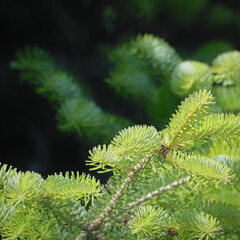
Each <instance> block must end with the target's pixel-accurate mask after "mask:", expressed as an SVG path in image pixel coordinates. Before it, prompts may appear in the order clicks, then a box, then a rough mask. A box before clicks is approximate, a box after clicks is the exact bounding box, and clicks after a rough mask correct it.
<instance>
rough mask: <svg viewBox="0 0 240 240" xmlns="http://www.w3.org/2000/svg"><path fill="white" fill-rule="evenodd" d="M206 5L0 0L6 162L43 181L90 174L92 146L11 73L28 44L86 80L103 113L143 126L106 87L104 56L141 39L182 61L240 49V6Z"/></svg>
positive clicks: (150, 0) (1, 126)
mask: <svg viewBox="0 0 240 240" xmlns="http://www.w3.org/2000/svg"><path fill="white" fill-rule="evenodd" d="M201 1H202V3H200V1H195V0H194V1H193V0H168V1H167V0H128V1H119V0H114V1H103V0H98V1H93V0H80V1H57V0H52V1H51V0H42V1H30V0H29V1H27V0H21V1H19V0H14V1H13V0H12V1H11V0H1V1H0V24H1V33H0V39H1V44H0V106H1V112H0V116H1V117H0V119H1V120H0V133H1V140H0V162H2V163H8V164H11V165H13V166H14V167H17V168H18V169H19V170H24V171H25V170H34V171H37V172H39V173H41V174H42V175H43V176H47V175H48V174H52V173H54V172H59V171H66V170H70V171H71V170H73V171H80V172H82V171H88V169H87V167H86V166H85V164H84V160H85V159H87V157H88V150H89V149H91V148H92V147H93V143H91V141H89V140H86V139H85V138H83V137H82V138H81V137H79V136H78V135H77V134H74V133H68V134H66V133H61V132H59V131H58V130H57V128H56V125H57V121H56V118H55V111H54V110H53V109H52V107H51V105H50V103H49V102H48V101H47V99H45V98H43V97H41V96H39V95H37V94H35V91H34V88H33V87H32V86H29V85H28V84H27V83H21V82H20V80H19V72H17V71H13V70H11V69H10V68H9V63H10V61H11V60H14V59H15V53H16V50H19V49H20V50H21V49H23V48H24V47H25V46H26V45H29V46H35V45H37V46H39V47H42V48H44V49H45V50H47V51H48V52H50V54H51V55H52V56H54V58H55V59H56V61H57V62H58V63H59V64H62V65H64V66H65V68H67V69H69V70H70V71H72V72H73V73H74V74H75V75H76V76H78V77H80V78H81V79H83V80H84V82H85V84H86V85H87V86H89V89H90V91H91V93H92V95H93V96H94V100H95V101H96V103H97V104H98V105H99V106H100V107H101V108H102V109H103V110H106V111H110V112H113V113H116V114H118V115H121V116H124V117H128V118H130V119H132V120H133V121H134V122H136V123H140V124H142V123H145V122H144V119H140V120H139V119H134V116H135V113H136V111H137V110H139V109H137V110H136V109H135V107H134V106H133V105H131V104H129V103H127V102H126V100H123V99H122V98H121V97H119V96H117V95H116V94H115V93H114V91H113V90H112V89H110V88H109V87H108V86H107V85H106V83H105V82H104V78H105V77H107V76H108V72H109V69H110V68H111V64H110V63H109V61H108V60H107V57H106V54H105V52H106V50H107V49H109V48H111V47H114V46H115V45H116V44H117V43H120V42H124V41H129V39H131V38H133V37H134V36H136V35H137V34H138V33H153V34H155V35H157V36H159V37H161V38H164V39H165V40H166V41H167V42H169V43H170V44H171V45H172V46H173V47H174V48H176V49H177V51H178V52H179V54H180V55H181V56H182V57H183V58H191V56H192V54H193V53H194V51H195V50H196V49H197V47H198V46H200V45H202V44H204V43H206V42H208V41H212V40H225V41H229V42H230V43H232V44H233V46H234V48H235V49H237V50H239V49H240V41H239V40H240V8H239V6H238V5H239V4H238V3H237V2H238V1H234V0H232V1H231V0H228V1H224V0H223V1H210V0H209V1H207V0H201ZM203 2H204V3H203ZM199 4H200V5H201V4H202V6H201V7H199ZM199 9H200V10H199ZM123 106H124V107H123ZM126 106H128V107H127V108H126ZM99 144H100V143H99Z"/></svg>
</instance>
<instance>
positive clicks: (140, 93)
mask: <svg viewBox="0 0 240 240" xmlns="http://www.w3.org/2000/svg"><path fill="white" fill-rule="evenodd" d="M129 48H130V46H127V45H123V46H121V47H118V48H116V49H115V50H113V51H112V52H111V55H110V57H109V58H110V61H111V62H113V63H114V64H115V67H114V68H113V69H112V70H111V71H110V73H109V75H110V76H109V78H106V79H105V81H106V83H108V84H109V85H110V86H111V87H112V88H114V89H115V91H116V92H117V93H118V94H122V95H123V96H124V97H131V99H132V98H133V99H135V100H136V102H138V103H139V102H140V103H141V104H146V102H149V99H150V98H151V95H152V93H153V92H154V88H155V87H156V86H155V84H154V82H153V81H152V79H151V76H149V73H148V71H147V69H146V66H145V65H146V64H144V63H143V62H142V61H140V60H139V59H138V57H137V56H136V55H135V54H133V53H132V52H131V50H130V49H129Z"/></svg>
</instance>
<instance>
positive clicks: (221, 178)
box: [167, 151, 235, 186]
mask: <svg viewBox="0 0 240 240" xmlns="http://www.w3.org/2000/svg"><path fill="white" fill-rule="evenodd" d="M167 161H169V162H170V163H171V164H173V165H175V166H176V167H179V168H181V169H183V170H185V171H186V172H188V173H190V174H193V175H194V176H195V177H199V180H200V179H201V178H204V179H205V180H208V181H213V182H214V183H215V184H216V186H218V185H219V184H224V185H225V184H231V183H232V182H233V180H234V178H235V175H234V173H233V172H232V170H231V168H229V167H228V166H226V165H224V164H222V163H221V162H217V161H214V159H213V158H212V159H211V158H207V157H202V156H199V155H194V154H191V153H190V154H189V153H185V152H182V151H173V152H172V153H170V154H169V155H168V157H167Z"/></svg>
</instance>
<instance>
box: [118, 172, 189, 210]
mask: <svg viewBox="0 0 240 240" xmlns="http://www.w3.org/2000/svg"><path fill="white" fill-rule="evenodd" d="M189 180H190V177H189V176H188V177H185V178H182V179H180V180H178V181H175V182H173V183H171V184H169V185H167V186H165V187H160V188H159V189H157V190H155V191H152V192H150V193H148V194H146V195H144V196H142V197H141V198H139V199H138V200H137V201H134V202H131V203H128V204H127V207H125V208H124V209H123V210H129V209H131V211H132V210H133V209H134V208H136V207H137V206H139V205H141V204H142V203H144V202H145V201H147V200H149V199H152V198H153V197H155V196H157V195H160V194H162V193H164V192H167V191H169V190H171V189H174V188H176V187H178V186H181V185H183V184H185V183H187V182H188V181H189Z"/></svg>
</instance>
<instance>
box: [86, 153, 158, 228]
mask: <svg viewBox="0 0 240 240" xmlns="http://www.w3.org/2000/svg"><path fill="white" fill-rule="evenodd" d="M152 157H153V156H152V155H151V154H149V155H146V156H145V157H144V158H143V159H142V160H141V161H140V162H139V163H138V164H137V165H136V166H135V167H134V168H133V170H132V171H131V172H130V173H129V175H128V177H127V178H126V179H125V180H124V182H123V184H122V185H121V187H120V188H119V190H118V191H117V192H116V193H115V195H114V196H113V198H112V199H111V201H110V202H109V204H108V206H107V207H106V208H105V209H104V210H103V212H102V213H101V214H100V216H99V217H98V218H96V219H95V220H93V222H92V224H91V225H89V227H88V230H97V229H98V228H99V227H100V225H101V224H102V222H103V221H104V220H105V218H106V217H107V216H109V215H110V214H111V212H112V210H113V209H114V206H115V205H116V204H117V203H118V201H119V200H120V199H121V197H122V195H123V193H124V192H125V190H126V189H127V188H128V187H129V186H130V184H131V183H132V181H133V179H134V178H135V177H136V176H137V174H138V172H139V171H140V170H141V169H142V168H143V167H144V166H145V165H146V164H147V163H149V162H150V161H151V159H152Z"/></svg>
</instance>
